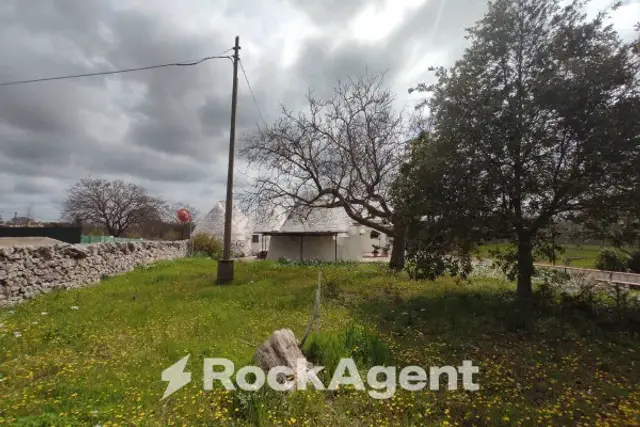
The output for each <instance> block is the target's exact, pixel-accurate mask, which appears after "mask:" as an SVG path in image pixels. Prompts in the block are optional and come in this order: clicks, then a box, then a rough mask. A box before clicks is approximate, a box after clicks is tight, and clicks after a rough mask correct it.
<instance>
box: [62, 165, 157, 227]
mask: <svg viewBox="0 0 640 427" xmlns="http://www.w3.org/2000/svg"><path fill="white" fill-rule="evenodd" d="M163 205H164V203H163V202H162V201H161V200H160V199H157V198H155V197H151V196H150V195H148V194H147V191H146V190H145V189H144V188H142V187H141V186H139V185H136V184H133V183H128V182H124V181H121V180H115V181H107V180H104V179H93V178H85V179H82V180H81V181H80V182H78V183H77V184H75V185H74V186H73V187H71V188H70V189H69V191H68V195H67V199H66V200H65V201H64V203H63V209H62V216H63V218H65V219H67V220H69V221H73V222H77V221H82V222H90V223H92V224H98V225H102V226H103V227H104V228H105V229H106V230H107V232H108V233H109V234H110V235H112V236H116V237H118V236H122V235H123V234H124V233H125V232H126V231H127V229H129V228H130V227H132V226H134V225H140V224H141V223H142V222H144V221H148V220H149V219H153V218H159V216H160V215H161V209H162V206H163Z"/></svg>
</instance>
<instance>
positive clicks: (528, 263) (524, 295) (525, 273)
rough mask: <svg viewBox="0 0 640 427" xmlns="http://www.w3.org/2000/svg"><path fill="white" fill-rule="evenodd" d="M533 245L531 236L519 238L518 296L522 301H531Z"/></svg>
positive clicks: (520, 236)
mask: <svg viewBox="0 0 640 427" xmlns="http://www.w3.org/2000/svg"><path fill="white" fill-rule="evenodd" d="M532 252H533V245H532V244H531V236H529V235H528V234H524V233H523V234H521V235H519V236H518V286H517V295H518V299H520V300H527V299H531V297H532V296H533V287H532V285H531V276H533V254H532Z"/></svg>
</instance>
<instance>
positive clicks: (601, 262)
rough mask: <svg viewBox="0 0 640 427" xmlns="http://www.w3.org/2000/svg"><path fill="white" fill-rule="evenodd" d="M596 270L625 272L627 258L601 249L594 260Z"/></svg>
mask: <svg viewBox="0 0 640 427" xmlns="http://www.w3.org/2000/svg"><path fill="white" fill-rule="evenodd" d="M596 268H597V269H598V270H606V271H627V257H626V256H625V255H623V254H621V253H619V252H617V251H613V250H610V249H603V250H601V251H600V253H599V254H598V258H597V259H596Z"/></svg>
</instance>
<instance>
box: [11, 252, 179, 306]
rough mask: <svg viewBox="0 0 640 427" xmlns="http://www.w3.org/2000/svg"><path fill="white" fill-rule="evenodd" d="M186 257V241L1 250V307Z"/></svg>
mask: <svg viewBox="0 0 640 427" xmlns="http://www.w3.org/2000/svg"><path fill="white" fill-rule="evenodd" d="M186 254H187V242H186V241H179V242H155V241H153V242H126V243H97V244H93V245H55V246H40V247H30V246H26V247H9V248H0V307H2V306H6V305H12V304H15V303H19V302H21V301H23V300H25V299H29V298H34V297H35V296H37V295H39V294H42V293H48V292H50V291H51V290H53V289H67V288H77V287H82V286H87V285H90V284H93V283H96V282H98V281H100V279H101V278H102V277H104V276H111V275H115V274H120V273H124V272H127V271H131V270H133V269H134V268H135V267H136V266H139V265H145V264H150V263H153V262H155V261H160V260H169V259H176V258H182V257H184V256H186Z"/></svg>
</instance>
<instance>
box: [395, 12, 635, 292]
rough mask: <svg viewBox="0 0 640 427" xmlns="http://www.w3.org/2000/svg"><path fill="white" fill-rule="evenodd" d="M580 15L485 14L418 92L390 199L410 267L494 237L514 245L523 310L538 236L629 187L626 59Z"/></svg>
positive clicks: (628, 55)
mask: <svg viewBox="0 0 640 427" xmlns="http://www.w3.org/2000/svg"><path fill="white" fill-rule="evenodd" d="M587 3H588V1H577V0H575V1H572V2H571V3H568V4H567V3H565V2H560V1H559V0H517V1H516V0H496V1H493V2H490V4H489V11H488V13H487V14H486V16H485V17H484V18H483V19H482V20H480V21H479V22H477V23H476V25H474V26H473V27H472V28H470V29H469V30H468V38H469V40H470V46H469V47H468V48H467V49H466V51H465V53H464V55H463V57H462V58H461V59H460V60H459V61H457V62H456V63H455V65H454V66H453V67H451V68H449V69H445V68H438V69H435V72H436V78H437V82H436V83H435V84H433V85H419V86H418V90H421V91H423V92H426V93H428V95H429V96H428V98H427V99H426V101H425V105H426V106H427V107H428V108H429V114H430V116H429V124H430V126H429V128H428V129H426V131H425V133H424V134H423V136H422V137H421V138H419V139H418V140H416V142H415V143H414V147H413V153H412V159H411V161H410V162H409V163H408V164H407V165H406V166H405V168H404V170H403V176H402V178H401V179H400V180H399V181H398V183H397V187H396V197H397V198H398V199H399V200H403V201H406V203H407V204H406V209H405V212H404V215H405V216H406V217H407V218H408V220H409V221H410V222H411V228H412V231H411V235H412V236H415V238H414V239H413V243H412V245H410V251H409V256H410V257H411V258H413V260H414V261H416V260H417V261H419V262H423V264H424V265H427V266H431V267H429V268H432V267H433V265H434V264H437V260H439V259H441V258H442V257H443V256H444V254H449V253H452V252H455V251H459V252H460V254H468V253H469V250H470V249H471V248H472V247H473V245H475V244H477V243H479V242H481V241H482V239H484V238H487V237H491V236H495V235H496V234H497V233H500V234H502V235H506V236H508V237H509V238H510V239H511V240H512V241H513V243H514V244H515V246H516V247H517V253H516V254H515V259H516V260H517V279H518V294H519V296H521V297H523V298H527V297H529V296H530V295H531V293H532V286H531V276H532V273H533V256H532V251H533V249H534V246H536V244H537V243H539V240H540V239H542V238H544V235H545V233H544V231H545V230H546V229H547V228H548V227H549V226H550V225H551V224H553V223H554V221H556V220H558V219H562V218H569V217H572V216H575V215H578V214H580V213H583V212H586V211H588V210H589V209H598V210H606V209H607V202H608V201H612V200H621V199H623V198H624V197H625V195H627V196H628V194H629V191H631V190H632V189H633V188H637V187H634V186H637V183H638V165H640V156H639V151H640V89H639V84H638V79H639V77H638V76H639V70H640V68H639V65H638V63H639V62H638V51H637V49H635V50H634V48H636V46H635V43H625V42H623V41H622V40H621V38H620V37H619V35H618V34H617V33H616V31H614V30H613V28H612V27H611V26H610V25H608V24H607V17H608V12H607V11H603V12H601V13H599V14H598V15H597V16H596V17H595V18H593V19H589V18H588V17H587V15H586V14H585V13H584V12H583V11H584V6H585V5H586V4H587ZM636 200H637V199H636ZM636 203H637V202H636ZM636 206H637V205H636ZM425 259H427V261H428V262H426V263H425V262H424V260H425ZM431 271H435V272H436V273H441V272H443V268H435V269H433V268H432V270H431Z"/></svg>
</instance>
